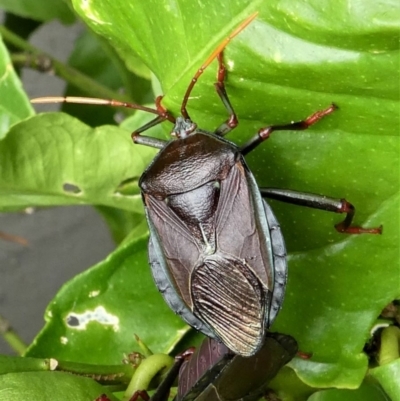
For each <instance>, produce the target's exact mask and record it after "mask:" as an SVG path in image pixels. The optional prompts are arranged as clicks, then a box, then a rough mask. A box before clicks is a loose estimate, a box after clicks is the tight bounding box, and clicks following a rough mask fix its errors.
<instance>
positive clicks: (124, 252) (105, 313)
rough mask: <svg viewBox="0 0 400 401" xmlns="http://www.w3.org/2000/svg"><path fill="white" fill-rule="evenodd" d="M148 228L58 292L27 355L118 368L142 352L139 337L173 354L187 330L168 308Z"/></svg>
mask: <svg viewBox="0 0 400 401" xmlns="http://www.w3.org/2000/svg"><path fill="white" fill-rule="evenodd" d="M146 233H147V226H146V223H145V221H144V220H143V221H142V224H141V225H140V226H139V227H137V228H136V229H135V232H134V233H132V234H134V235H133V236H134V237H135V240H131V241H129V242H125V243H124V244H123V245H122V246H121V247H120V248H119V249H118V250H116V251H115V252H113V253H112V254H111V255H110V256H109V257H108V258H107V259H106V260H105V261H103V262H101V263H99V264H98V265H96V266H94V267H93V268H92V269H89V270H87V271H86V272H84V273H82V274H80V275H78V276H77V277H75V278H74V279H72V280H71V281H69V282H68V283H67V284H65V285H64V287H63V288H62V289H61V290H60V291H59V292H58V294H57V296H56V297H55V298H54V299H53V301H52V302H51V303H50V305H49V306H48V308H47V311H46V321H47V324H46V326H45V327H44V329H43V330H42V332H41V333H40V334H39V336H38V337H37V338H36V339H35V341H34V343H33V345H32V346H31V347H30V349H29V350H28V352H27V355H28V356H35V357H49V356H51V357H53V358H58V359H62V360H70V361H76V362H86V363H101V364H118V363H121V361H122V360H123V358H124V357H125V356H126V355H127V354H129V353H131V352H134V351H137V352H140V351H141V350H140V348H139V346H138V345H137V343H136V341H135V339H134V334H136V335H138V336H139V337H140V339H141V340H142V341H143V342H144V343H145V344H146V345H147V346H149V347H150V349H151V350H152V351H153V352H164V353H168V352H170V351H171V350H172V349H173V347H174V346H175V344H176V343H177V342H178V341H179V340H180V338H181V337H182V336H183V335H184V333H185V332H186V331H187V326H186V325H185V324H184V322H183V321H182V320H181V319H180V318H179V317H178V316H176V315H175V314H174V313H173V312H172V311H171V310H170V309H169V308H168V307H167V305H166V304H165V302H164V300H163V299H162V298H161V295H160V294H159V293H158V291H157V289H156V288H155V285H154V282H153V279H152V278H151V277H150V274H149V267H148V264H147V235H146Z"/></svg>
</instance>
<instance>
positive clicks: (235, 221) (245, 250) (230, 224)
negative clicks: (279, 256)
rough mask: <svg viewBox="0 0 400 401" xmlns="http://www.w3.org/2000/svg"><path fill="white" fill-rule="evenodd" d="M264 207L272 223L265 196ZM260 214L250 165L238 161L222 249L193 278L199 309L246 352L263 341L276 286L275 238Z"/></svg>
mask: <svg viewBox="0 0 400 401" xmlns="http://www.w3.org/2000/svg"><path fill="white" fill-rule="evenodd" d="M261 207H262V210H261V212H262V217H263V219H264V220H265V224H267V223H266V217H265V212H264V208H263V205H262V201H261ZM257 217H258V216H257V215H256V214H255V213H254V199H253V194H252V193H251V191H250V188H249V186H248V183H247V180H246V174H245V168H244V165H243V164H242V162H241V161H238V162H237V163H236V164H235V165H234V167H233V168H232V169H231V170H230V172H229V174H228V176H227V177H226V179H225V180H224V181H222V182H221V193H220V199H219V204H218V208H217V211H216V213H215V218H216V237H217V239H216V243H217V250H216V252H215V253H214V254H213V255H210V256H207V257H205V258H204V259H203V261H202V263H201V264H199V265H198V266H197V267H196V268H195V270H194V271H193V273H192V278H191V281H192V294H193V303H194V306H195V310H194V311H195V314H196V315H198V316H200V317H201V319H202V320H203V321H205V322H206V323H207V324H208V325H209V326H211V327H212V328H213V329H214V330H215V332H216V333H217V335H218V337H219V338H221V339H222V341H223V342H224V343H225V344H226V345H227V346H228V348H230V349H231V350H232V351H234V352H235V353H238V354H240V355H245V356H249V355H253V354H254V353H255V352H257V350H258V349H259V348H260V347H261V345H262V342H263V339H264V335H265V329H266V327H265V326H266V322H267V319H266V314H268V310H269V300H270V296H271V294H272V292H271V291H272V285H273V277H272V269H271V263H272V262H271V259H270V254H269V252H268V248H267V246H268V245H269V237H267V238H265V237H264V232H260V229H259V228H260V227H259V222H258V219H257ZM267 234H269V231H267Z"/></svg>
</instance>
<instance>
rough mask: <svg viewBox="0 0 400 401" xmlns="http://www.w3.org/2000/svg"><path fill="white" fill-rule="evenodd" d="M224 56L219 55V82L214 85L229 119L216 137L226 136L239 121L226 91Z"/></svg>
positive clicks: (220, 127)
mask: <svg viewBox="0 0 400 401" xmlns="http://www.w3.org/2000/svg"><path fill="white" fill-rule="evenodd" d="M222 57H223V54H222V52H221V53H219V54H218V56H217V59H218V74H217V82H216V83H215V84H214V86H215V89H216V90H217V93H218V96H219V97H220V98H221V100H222V103H223V104H224V106H225V108H226V110H227V112H228V113H229V118H228V119H227V120H226V121H225V122H223V123H222V124H221V125H220V126H219V127H218V128H217V129H216V130H215V132H214V134H215V135H220V136H224V135H226V134H227V133H228V132H229V131H231V130H233V129H234V128H235V127H236V126H237V125H238V123H239V122H238V119H237V116H236V113H235V110H234V109H233V107H232V105H231V102H230V101H229V97H228V94H227V93H226V89H225V83H224V82H225V76H226V68H225V65H224V62H223V59H222Z"/></svg>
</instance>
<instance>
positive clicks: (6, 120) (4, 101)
mask: <svg viewBox="0 0 400 401" xmlns="http://www.w3.org/2000/svg"><path fill="white" fill-rule="evenodd" d="M32 114H33V109H32V106H31V105H30V103H29V100H28V98H27V96H26V94H25V92H24V91H23V89H22V85H21V81H20V80H19V78H18V76H17V74H16V73H15V71H14V68H13V66H12V64H11V61H10V56H9V54H8V51H7V49H6V48H5V46H4V44H3V42H2V41H1V40H0V139H2V138H3V137H4V136H5V134H6V133H7V131H8V130H9V129H10V127H11V126H12V125H14V124H15V123H17V122H18V121H21V120H22V119H24V118H27V117H28V116H30V115H32Z"/></svg>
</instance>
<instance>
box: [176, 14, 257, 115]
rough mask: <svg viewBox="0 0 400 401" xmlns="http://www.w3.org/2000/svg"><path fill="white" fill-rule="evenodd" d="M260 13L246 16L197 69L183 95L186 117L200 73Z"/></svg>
mask: <svg viewBox="0 0 400 401" xmlns="http://www.w3.org/2000/svg"><path fill="white" fill-rule="evenodd" d="M257 15H258V11H256V12H255V13H253V14H252V15H250V16H249V17H248V18H246V19H245V20H244V21H243V22H242V23H241V24H240V25H239V26H238V27H237V28H236V29H235V30H234V31H233V32H232V33H231V34H230V35H229V36H228V37H227V38H225V39H224V40H223V41H222V42H221V43H220V44H219V45H218V46H217V47H216V49H215V50H214V51H213V52H212V53H211V54H210V55H209V57H208V58H207V60H206V61H205V62H204V64H203V65H202V66H201V67H200V68H199V69H198V70H197V72H196V74H195V75H194V77H193V78H192V80H191V82H190V84H189V86H188V88H187V89H186V92H185V96H184V97H183V101H182V106H181V114H182V116H183V117H184V118H187V119H190V117H189V114H188V112H187V110H186V105H187V102H188V100H189V96H190V93H191V92H192V89H193V87H194V85H195V84H196V82H197V80H198V79H199V77H200V75H201V74H203V72H204V70H205V69H206V68H207V67H208V66H209V65H210V64H211V62H212V61H213V60H214V59H215V58H216V57H217V56H218V55H219V54H221V52H222V51H223V50H224V48H225V47H226V46H227V45H228V43H229V42H230V41H231V40H232V39H233V38H234V37H235V36H236V35H238V34H239V33H240V32H241V31H243V29H244V28H246V26H247V25H249V24H250V22H252V21H253V20H254V19H255V18H256V17H257Z"/></svg>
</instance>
